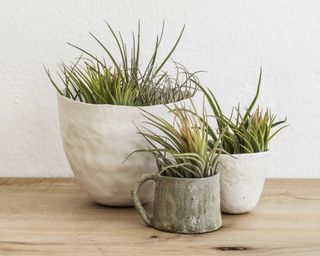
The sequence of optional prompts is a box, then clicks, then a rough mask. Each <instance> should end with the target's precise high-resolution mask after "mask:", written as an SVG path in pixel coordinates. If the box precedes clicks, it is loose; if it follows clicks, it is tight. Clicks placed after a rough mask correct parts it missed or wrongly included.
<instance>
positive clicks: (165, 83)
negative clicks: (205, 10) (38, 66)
mask: <svg viewBox="0 0 320 256" xmlns="http://www.w3.org/2000/svg"><path fill="white" fill-rule="evenodd" d="M107 27H108V30H109V32H110V33H111V34H112V36H113V38H114V40H115V43H116V44H117V47H118V50H119V56H120V60H117V59H116V57H115V56H114V55H113V54H112V53H111V51H110V50H109V49H108V48H107V46H105V45H104V44H103V43H102V41H101V40H100V39H98V38H97V37H96V36H95V35H94V34H92V33H90V35H91V36H92V37H93V39H94V40H95V41H96V42H97V43H98V44H99V46H100V47H102V49H103V50H104V52H105V54H106V57H107V58H108V59H109V61H110V62H111V66H108V65H107V63H106V60H105V58H103V59H99V58H97V57H96V56H95V55H94V54H92V53H90V52H88V51H86V50H85V49H82V48H80V47H78V46H76V45H73V44H69V45H70V46H72V47H74V48H76V49H78V50H79V51H80V52H81V54H82V55H81V57H80V58H78V60H77V61H76V62H75V63H71V65H66V64H64V63H62V64H60V66H59V67H60V73H58V75H59V77H60V80H61V81H62V89H60V86H59V85H58V83H57V82H55V81H54V79H53V78H52V76H51V74H50V72H49V70H48V69H46V73H47V75H48V77H49V79H50V81H51V83H52V84H53V86H54V87H55V88H56V90H57V91H58V93H59V94H60V95H64V96H65V97H67V98H71V99H73V100H78V101H80V102H85V103H91V104H114V105H128V106H149V105H156V104H166V103H171V102H176V101H179V100H182V99H185V98H189V97H192V96H193V95H194V94H195V92H196V84H195V82H194V81H197V80H198V79H197V77H196V73H197V72H194V73H190V72H189V71H188V70H187V69H186V68H185V67H184V66H183V65H181V64H179V63H177V62H173V63H174V65H175V67H176V74H175V75H174V76H172V75H169V73H168V71H164V70H163V67H164V65H165V64H166V63H167V62H168V60H169V59H170V58H171V55H172V53H173V52H174V51H175V49H176V47H177V45H178V44H179V42H180V39H181V37H182V34H183V32H184V28H185V27H183V29H182V31H181V32H180V34H179V36H178V39H177V40H176V42H175V43H174V45H173V47H172V48H171V50H170V51H169V53H167V55H166V56H165V57H164V59H163V60H162V61H161V62H160V63H159V64H158V63H157V59H158V54H159V48H160V44H161V41H162V37H163V33H164V24H163V26H162V30H161V33H160V35H158V36H157V38H156V41H155V46H154V50H153V53H152V54H151V57H150V59H149V61H148V62H147V65H146V66H145V68H143V67H142V63H141V57H140V55H141V32H140V22H139V24H138V31H137V33H134V32H132V48H131V51H130V52H129V51H128V50H127V44H126V43H125V42H124V40H123V37H122V35H121V33H120V32H118V33H116V32H115V31H114V30H113V29H112V27H111V26H110V25H109V24H107Z"/></svg>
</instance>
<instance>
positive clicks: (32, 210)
mask: <svg viewBox="0 0 320 256" xmlns="http://www.w3.org/2000/svg"><path fill="white" fill-rule="evenodd" d="M149 207H151V205H149ZM0 255H1V256H2V255H9V256H10V255H24V256H29V255H32V256H36V255H44V256H50V255H59V256H62V255H77V256H78V255H85V256H88V255H101V256H103V255H106V256H109V255H141V256H143V255H148V256H150V255H166V256H170V255H183V256H185V255H216V256H219V255H228V256H229V255H236V256H238V255H273V256H276V255H281V256H284V255H290V256H291V255H294V256H299V255H301V256H306V255H317V256H319V255H320V179H319V180H290V179H282V180H280V179H273V180H267V182H266V186H265V189H264V193H263V196H262V199H261V201H260V203H259V205H258V207H257V208H256V209H255V210H254V211H253V212H251V213H249V214H244V215H223V227H222V228H221V229H220V230H219V231H216V232H213V233H207V234H202V235H178V234H171V233H165V232H161V231H157V230H155V229H152V228H149V227H146V226H145V224H144V223H143V222H142V220H141V219H140V217H139V216H138V214H137V213H136V212H135V210H134V208H112V207H104V206H100V205H97V204H95V203H93V202H92V201H91V200H90V199H89V198H88V196H87V195H86V194H85V193H84V192H82V190H81V189H80V188H79V186H78V185H77V184H76V183H75V181H74V180H73V179H71V178H70V179H64V178H54V179H49V178H45V179H44V178H30V179H25V178H18V179H15V178H1V179H0Z"/></svg>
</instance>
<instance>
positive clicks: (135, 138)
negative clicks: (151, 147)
mask: <svg viewBox="0 0 320 256" xmlns="http://www.w3.org/2000/svg"><path fill="white" fill-rule="evenodd" d="M180 103H182V104H185V105H188V104H190V99H186V100H183V101H180V102H179V104H180ZM169 105H171V106H172V104H169ZM58 106H59V116H60V128H61V135H62V140H63V146H64V150H65V153H66V155H67V158H68V161H69V163H70V166H71V169H72V171H73V173H74V175H75V177H76V178H77V180H78V182H79V183H80V185H81V187H82V188H83V189H84V190H85V191H86V192H87V193H88V194H89V196H90V197H91V198H92V199H93V200H94V201H96V202H98V203H100V204H105V205H110V206H131V205H133V201H132V198H131V189H132V187H133V185H134V183H135V182H136V180H137V179H138V178H139V177H140V176H141V175H143V174H146V173H154V172H156V171H157V170H156V164H155V161H154V159H153V158H152V157H151V156H150V155H149V154H147V153H139V154H134V155H132V156H131V157H130V158H129V159H127V161H126V162H124V160H125V159H126V157H127V156H128V155H129V154H130V153H132V152H133V151H134V150H137V149H139V148H140V149H141V148H146V145H147V144H146V141H145V140H144V138H143V137H142V136H141V135H138V134H137V127H136V125H137V126H138V127H139V126H140V125H141V123H142V122H143V120H145V119H144V118H143V116H142V115H141V110H140V109H139V108H137V107H130V106H117V105H108V104H86V103H81V102H77V101H73V100H71V99H68V98H66V97H64V96H61V95H58ZM142 109H144V110H147V111H148V112H151V113H153V114H157V115H158V116H161V117H163V118H165V119H168V118H169V117H170V114H169V113H168V109H167V108H166V107H165V106H164V105H155V106H148V107H142ZM153 188H154V185H153V183H147V184H145V186H143V187H142V188H141V191H140V198H141V201H142V202H143V203H145V202H147V201H149V200H150V199H152V197H153Z"/></svg>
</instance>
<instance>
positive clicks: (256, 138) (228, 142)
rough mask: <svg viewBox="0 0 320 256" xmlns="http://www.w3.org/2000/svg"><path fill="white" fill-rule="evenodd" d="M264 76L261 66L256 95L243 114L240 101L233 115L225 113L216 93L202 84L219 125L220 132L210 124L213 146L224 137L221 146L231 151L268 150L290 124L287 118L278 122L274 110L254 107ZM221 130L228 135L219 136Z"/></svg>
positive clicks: (234, 152) (235, 152)
mask: <svg viewBox="0 0 320 256" xmlns="http://www.w3.org/2000/svg"><path fill="white" fill-rule="evenodd" d="M261 78H262V69H260V75H259V81H258V86H257V90H256V94H255V96H254V98H253V100H252V101H251V103H250V105H249V107H247V108H245V109H244V113H242V111H241V109H240V105H239V104H238V106H237V107H234V108H233V110H232V113H231V115H230V116H229V117H228V116H226V115H225V114H224V113H223V112H222V110H221V107H220V105H219V103H218V101H217V99H216V97H215V96H214V94H213V92H212V91H211V90H210V89H205V88H204V87H202V86H201V85H199V87H200V88H201V90H202V91H203V92H204V94H205V96H206V98H207V100H208V102H209V105H210V106H211V109H212V112H213V114H214V118H215V120H216V123H217V127H218V128H217V131H216V129H214V128H213V127H210V126H209V127H208V132H209V135H210V143H209V147H211V145H214V144H216V142H217V141H218V140H220V141H221V145H220V147H221V148H222V149H224V150H225V151H227V152H228V153H230V154H241V153H255V152H264V151H268V145H269V142H270V140H271V139H272V138H273V137H274V136H275V135H277V134H278V133H279V132H280V131H281V130H282V129H284V128H285V127H287V126H288V125H285V123H286V121H287V119H286V118H285V119H284V120H280V121H276V116H275V115H274V114H272V113H271V112H270V110H266V111H263V110H261V109H260V108H259V107H257V108H256V109H255V110H253V109H254V107H255V104H256V102H257V99H258V96H259V92H260V85H261ZM273 130H274V131H273ZM221 132H223V133H224V136H222V138H220V137H219V138H218V136H217V134H219V133H221Z"/></svg>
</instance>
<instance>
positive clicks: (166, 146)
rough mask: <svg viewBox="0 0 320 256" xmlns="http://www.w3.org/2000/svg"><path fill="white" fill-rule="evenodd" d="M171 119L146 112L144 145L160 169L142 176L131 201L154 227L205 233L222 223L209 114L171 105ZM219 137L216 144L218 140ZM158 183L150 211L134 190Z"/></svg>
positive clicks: (217, 227)
mask: <svg viewBox="0 0 320 256" xmlns="http://www.w3.org/2000/svg"><path fill="white" fill-rule="evenodd" d="M171 111H172V113H173V114H174V116H175V120H174V122H173V123H169V122H167V121H166V120H164V119H163V118H161V117H158V116H155V115H152V114H150V113H146V114H145V115H146V118H147V119H148V122H147V124H148V126H149V127H148V128H147V127H145V129H147V132H141V134H142V135H143V136H144V137H145V139H146V140H147V141H148V142H149V144H150V147H149V148H147V149H142V150H137V151H140V152H145V151H147V152H149V153H151V154H152V155H153V156H154V158H155V161H156V162H157V165H158V170H159V172H158V174H149V175H144V176H142V177H141V179H140V180H139V181H138V182H137V184H136V186H135V187H134V189H133V191H132V194H133V199H134V204H135V207H136V209H137V211H138V212H139V213H140V215H141V217H142V219H143V220H144V222H145V223H146V224H147V225H149V226H152V227H154V228H156V229H159V230H163V231H168V232H174V233H204V232H210V231H214V230H217V229H219V228H220V227H221V225H222V218H221V210H220V186H219V173H218V172H217V165H218V161H217V159H218V157H219V154H220V149H218V148H217V147H216V146H213V147H212V149H211V150H210V151H208V150H207V149H208V147H207V145H208V129H207V126H208V125H207V117H206V116H205V115H204V114H203V115H202V116H199V115H198V114H196V112H195V111H194V109H193V110H192V112H193V113H191V112H190V111H189V110H187V109H185V108H180V107H176V108H174V109H171ZM217 144H218V142H217V143H216V145H217ZM148 180H154V181H155V183H156V189H155V196H154V210H153V215H152V216H150V215H149V214H148V213H147V212H146V211H145V209H144V208H143V206H142V204H141V202H140V200H139V196H138V191H139V188H140V186H141V185H142V184H143V183H144V182H146V181H148Z"/></svg>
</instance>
